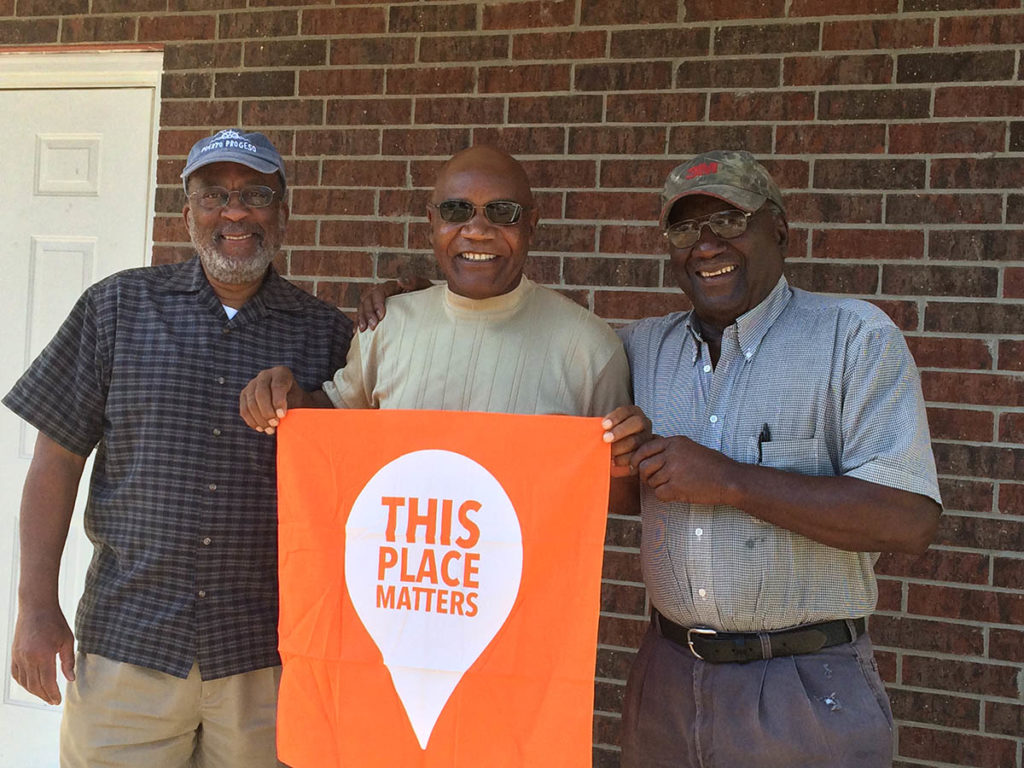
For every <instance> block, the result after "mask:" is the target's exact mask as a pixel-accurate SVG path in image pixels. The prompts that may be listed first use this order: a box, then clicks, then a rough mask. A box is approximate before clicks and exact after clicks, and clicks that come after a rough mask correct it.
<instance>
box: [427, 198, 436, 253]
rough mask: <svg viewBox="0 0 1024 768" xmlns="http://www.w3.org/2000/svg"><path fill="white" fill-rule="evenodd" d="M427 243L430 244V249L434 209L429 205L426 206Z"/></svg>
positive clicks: (432, 235) (432, 245)
mask: <svg viewBox="0 0 1024 768" xmlns="http://www.w3.org/2000/svg"><path fill="white" fill-rule="evenodd" d="M427 224H429V225H430V226H429V227H427V242H428V243H430V247H431V248H433V247H434V209H433V208H431V207H430V206H429V205H428V206H427Z"/></svg>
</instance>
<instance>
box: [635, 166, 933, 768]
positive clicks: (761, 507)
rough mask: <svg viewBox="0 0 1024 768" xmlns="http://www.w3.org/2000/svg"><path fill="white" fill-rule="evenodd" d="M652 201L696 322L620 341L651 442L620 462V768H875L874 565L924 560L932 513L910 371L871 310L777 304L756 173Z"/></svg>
mask: <svg viewBox="0 0 1024 768" xmlns="http://www.w3.org/2000/svg"><path fill="white" fill-rule="evenodd" d="M662 203H663V205H662V213H661V225H662V226H663V227H664V228H665V234H666V237H667V239H668V244H669V253H670V256H671V265H672V270H673V272H674V274H675V277H676V280H677V282H678V284H679V286H680V288H681V289H682V290H683V292H684V293H685V294H686V295H687V297H688V298H689V299H690V302H691V303H692V305H693V310H692V311H691V312H679V313H674V314H671V315H668V316H666V317H659V318H649V319H647V320H641V321H640V322H638V323H636V324H634V325H632V326H630V327H629V328H627V329H625V332H624V333H623V339H624V343H625V346H626V351H627V354H628V356H629V360H630V366H631V369H632V374H633V389H634V397H635V401H636V404H637V405H638V406H640V407H641V408H642V409H643V411H644V412H645V413H646V414H647V415H648V416H649V417H650V419H651V421H652V422H653V431H654V433H655V434H656V435H661V437H655V438H654V439H652V440H651V441H649V442H647V443H646V444H644V445H642V446H641V447H640V448H639V449H638V450H637V451H636V453H635V454H634V455H633V457H632V461H633V463H634V466H636V468H637V469H638V471H639V474H640V479H641V500H642V521H643V533H642V544H641V557H642V561H643V571H644V581H645V583H646V586H647V590H648V593H649V595H650V600H651V603H652V605H653V607H654V609H655V612H654V619H653V623H652V627H651V629H650V630H649V632H648V634H647V636H646V637H645V639H644V642H643V645H642V647H641V649H640V652H639V654H638V656H637V659H636V662H635V664H634V666H633V669H632V672H631V675H630V679H629V683H628V686H627V690H626V698H625V704H624V711H623V766H625V767H626V768H669V766H671V768H685V767H686V766H700V765H707V764H710V763H712V762H713V763H714V764H715V765H748V766H757V768H775V767H778V768H791V767H792V766H812V765H813V766H818V765H829V766H888V765H890V764H891V756H892V744H891V724H892V715H891V712H890V709H889V704H888V700H887V698H886V695H885V691H884V688H883V686H882V682H881V680H880V679H879V676H878V672H877V667H876V665H875V662H874V658H873V656H872V651H871V645H870V641H869V640H868V637H867V635H866V634H864V632H865V625H864V617H865V616H867V615H868V614H869V613H871V611H872V610H873V609H874V607H875V600H876V597H877V588H876V584H875V577H874V572H873V566H874V563H875V561H876V560H877V557H878V555H877V553H878V552H880V551H899V552H922V551H924V549H926V548H927V546H928V544H929V543H930V541H931V538H932V536H933V535H934V532H935V528H936V525H937V522H938V517H939V513H940V506H939V504H940V503H941V502H940V499H939V492H938V484H937V480H936V476H935V466H934V460H933V458H932V454H931V448H930V443H929V436H928V425H927V421H926V418H925V409H924V402H923V398H922V396H921V389H920V383H919V379H918V374H917V369H916V367H915V366H914V363H913V359H912V358H911V356H910V353H909V351H908V350H907V347H906V344H905V343H904V341H903V338H902V336H901V335H900V333H899V331H898V330H897V329H896V327H895V326H894V325H893V324H892V322H891V321H890V320H889V318H888V317H886V316H885V315H884V313H882V312H881V311H880V310H879V309H877V308H876V307H874V306H872V305H870V304H868V303H866V302H863V301H858V300H854V299H847V298H835V297H826V296H821V295H817V294H812V293H807V292H805V291H801V290H799V289H795V288H792V287H790V285H789V284H788V282H787V281H786V279H785V277H784V276H783V260H784V257H785V248H786V242H787V235H788V227H787V223H786V216H785V209H784V206H783V203H782V198H781V195H780V194H779V191H778V188H777V187H776V185H775V183H774V181H773V180H772V179H771V176H770V175H769V174H768V172H767V171H766V170H765V169H764V167H763V166H761V165H760V163H758V162H757V161H756V160H755V159H754V158H753V157H752V156H751V155H750V154H748V153H746V152H727V151H718V152H708V153H706V154H704V155H699V156H697V157H695V158H693V159H692V160H690V161H689V162H687V163H685V164H683V165H681V166H679V167H677V168H676V169H675V170H673V171H672V173H671V174H670V175H669V177H668V179H667V181H666V183H665V188H664V191H663V194H662Z"/></svg>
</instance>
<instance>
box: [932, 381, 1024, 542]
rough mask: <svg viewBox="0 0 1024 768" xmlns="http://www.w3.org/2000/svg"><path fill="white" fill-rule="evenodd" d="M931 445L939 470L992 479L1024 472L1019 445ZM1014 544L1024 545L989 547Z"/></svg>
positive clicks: (1005, 477)
mask: <svg viewBox="0 0 1024 768" xmlns="http://www.w3.org/2000/svg"><path fill="white" fill-rule="evenodd" d="M925 397H926V398H927V394H926V395H925ZM979 399H980V398H979ZM932 449H933V451H934V453H935V463H936V465H937V466H938V468H939V473H940V474H947V475H961V476H966V477H979V478H982V477H987V478H992V479H993V480H1016V479H1017V478H1019V477H1022V476H1024V449H1021V448H998V447H994V446H984V445H980V446H979V445H954V444H951V443H934V444H933V445H932ZM1011 530H1012V532H1013V533H1014V535H1017V534H1020V533H1021V531H1020V530H1013V529H1011ZM1015 545H1016V546H1017V547H1018V548H1019V549H1024V544H1018V543H1015V542H1004V543H1003V545H1002V546H992V547H990V548H992V549H1009V548H1012V547H1014V546H1015Z"/></svg>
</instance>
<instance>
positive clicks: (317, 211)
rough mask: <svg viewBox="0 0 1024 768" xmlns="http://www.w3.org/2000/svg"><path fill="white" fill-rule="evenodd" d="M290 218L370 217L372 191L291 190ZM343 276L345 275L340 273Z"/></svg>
mask: <svg viewBox="0 0 1024 768" xmlns="http://www.w3.org/2000/svg"><path fill="white" fill-rule="evenodd" d="M291 210H292V217H293V218H294V217H295V216H372V215H373V214H374V192H373V190H372V189H365V190H363V189H360V190H354V189H330V188H329V187H315V188H313V189H295V188H293V189H292V209H291ZM340 274H345V273H340Z"/></svg>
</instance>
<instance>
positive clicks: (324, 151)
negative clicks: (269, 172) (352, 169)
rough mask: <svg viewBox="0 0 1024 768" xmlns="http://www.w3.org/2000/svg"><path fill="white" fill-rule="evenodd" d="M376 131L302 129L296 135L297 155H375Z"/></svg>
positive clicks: (377, 151) (376, 146)
mask: <svg viewBox="0 0 1024 768" xmlns="http://www.w3.org/2000/svg"><path fill="white" fill-rule="evenodd" d="M379 152H380V144H379V138H378V133H377V131H374V130H370V129H364V130H359V129H352V130H326V129H325V130H317V131H302V132H300V133H298V134H297V135H296V141H295V154H297V155H328V156H330V155H341V156H343V157H344V156H346V155H376V154H378V153H379Z"/></svg>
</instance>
